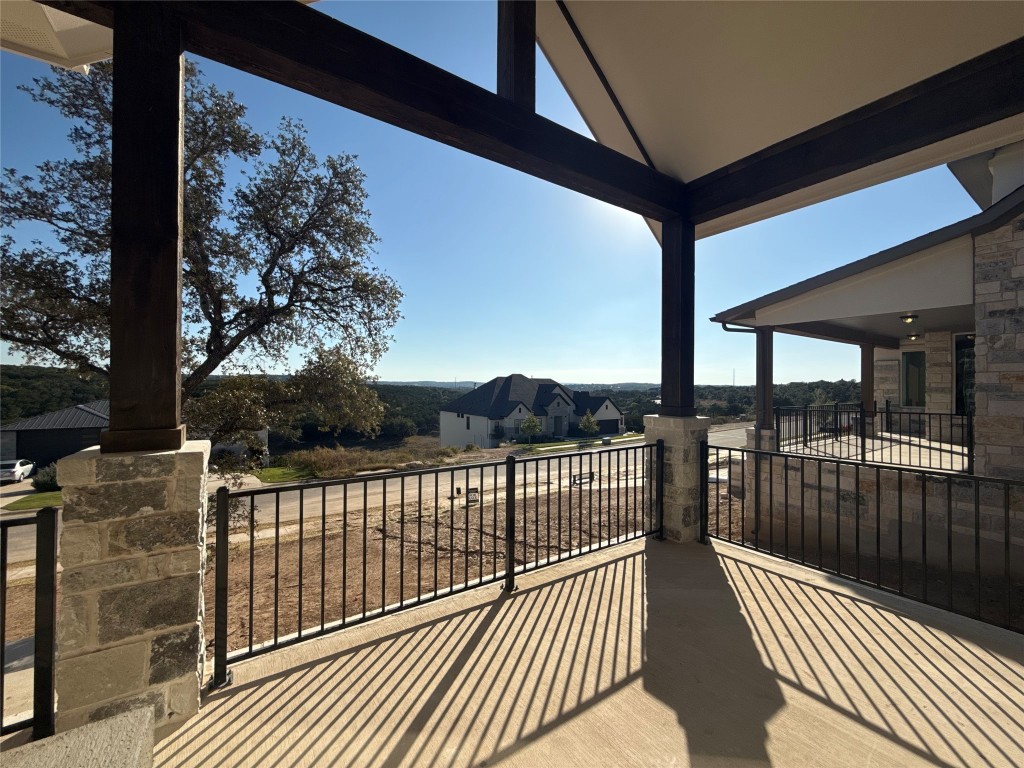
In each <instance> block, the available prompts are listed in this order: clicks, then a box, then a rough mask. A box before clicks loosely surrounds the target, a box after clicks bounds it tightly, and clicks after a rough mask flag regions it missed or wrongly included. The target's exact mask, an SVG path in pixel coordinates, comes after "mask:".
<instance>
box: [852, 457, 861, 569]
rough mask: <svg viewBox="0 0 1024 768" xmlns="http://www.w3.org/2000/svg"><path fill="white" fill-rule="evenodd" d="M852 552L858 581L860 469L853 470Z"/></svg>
mask: <svg viewBox="0 0 1024 768" xmlns="http://www.w3.org/2000/svg"><path fill="white" fill-rule="evenodd" d="M853 525H854V530H853V551H854V557H855V558H856V559H857V562H856V563H855V564H854V577H855V578H856V579H857V581H860V467H859V466H855V467H854V468H853Z"/></svg>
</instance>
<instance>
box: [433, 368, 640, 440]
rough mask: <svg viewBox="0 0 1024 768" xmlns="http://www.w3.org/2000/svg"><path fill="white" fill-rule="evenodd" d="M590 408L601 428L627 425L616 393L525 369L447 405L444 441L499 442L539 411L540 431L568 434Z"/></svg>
mask: <svg viewBox="0 0 1024 768" xmlns="http://www.w3.org/2000/svg"><path fill="white" fill-rule="evenodd" d="M587 411H590V412H591V414H593V416H594V418H595V419H597V421H598V425H599V426H600V427H601V430H600V434H602V435H608V434H618V433H621V432H624V431H625V419H624V417H623V415H622V411H621V410H619V407H618V406H617V405H615V403H614V402H612V400H611V398H608V397H601V396H597V395H591V394H590V393H589V392H584V391H575V390H572V389H569V388H568V387H564V386H562V385H561V384H559V383H558V382H557V381H554V380H553V379H531V378H528V377H527V376H523V375H522V374H519V373H513V374H512V375H511V376H499V377H497V378H495V379H491V380H490V381H488V382H487V383H486V384H481V385H480V386H479V387H477V388H476V389H474V390H472V391H471V392H468V393H466V394H465V395H463V396H462V397H460V398H458V399H456V400H452V401H451V402H450V403H448V404H447V405H445V406H444V407H443V408H442V409H441V445H453V446H463V445H469V444H473V445H479V446H481V447H485V448H496V447H497V446H498V444H499V443H500V442H501V441H502V440H503V439H510V438H515V437H516V436H518V435H519V434H520V427H521V426H522V423H523V421H524V420H525V419H527V418H529V417H530V416H531V415H532V416H536V417H537V419H538V420H540V423H541V430H540V433H541V434H543V435H552V436H554V437H565V436H567V435H568V434H569V432H570V430H571V429H572V428H573V427H575V426H576V425H578V424H579V423H580V419H582V418H583V415H584V414H585V413H586V412H587Z"/></svg>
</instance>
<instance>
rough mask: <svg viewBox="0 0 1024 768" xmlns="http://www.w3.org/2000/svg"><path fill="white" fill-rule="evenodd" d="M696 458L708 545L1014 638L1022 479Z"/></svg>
mask: <svg viewBox="0 0 1024 768" xmlns="http://www.w3.org/2000/svg"><path fill="white" fill-rule="evenodd" d="M707 452H708V453H707V461H706V462H705V463H704V464H703V467H704V469H703V472H704V479H705V482H704V484H703V485H704V487H705V488H706V491H705V494H704V496H703V502H704V513H705V521H706V523H705V524H706V525H707V530H708V534H709V535H710V536H711V537H713V538H718V539H724V540H726V541H730V542H733V543H735V544H740V545H742V546H745V547H751V548H753V549H756V550H758V551H760V552H765V553H768V554H771V555H774V556H777V557H782V558H784V559H786V560H790V561H794V562H798V563H800V564H802V565H807V566H811V567H814V568H817V569H820V570H823V571H827V572H829V573H832V574H835V575H837V576H841V577H843V578H847V579H852V580H854V581H857V582H860V583H862V584H868V585H871V586H873V587H877V588H878V589H882V590H886V591H888V592H894V593H896V594H899V595H902V596H904V597H909V598H913V599H915V600H920V601H922V602H925V603H928V604H930V605H934V606H937V607H939V608H944V609H946V610H950V611H953V612H956V613H960V614H964V615H967V616H970V617H972V618H975V619H980V620H982V621H985V622H988V623H990V624H996V625H998V626H1002V627H1006V628H1008V629H1012V630H1015V631H1017V632H1024V482H1020V481H1013V480H1004V479H1000V478H992V477H978V476H974V475H965V474H960V473H955V472H935V471H927V470H920V469H905V468H899V467H885V466H881V465H877V464H876V465H864V464H861V463H859V462H852V461H846V460H843V459H823V458H818V457H809V456H802V455H791V454H779V453H774V452H770V451H758V450H751V449H739V448H719V447H716V446H709V447H708V448H707Z"/></svg>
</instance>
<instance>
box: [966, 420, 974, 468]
mask: <svg viewBox="0 0 1024 768" xmlns="http://www.w3.org/2000/svg"><path fill="white" fill-rule="evenodd" d="M965 442H966V443H967V474H968V475H973V474H974V413H973V412H972V411H967V440H966V441H965Z"/></svg>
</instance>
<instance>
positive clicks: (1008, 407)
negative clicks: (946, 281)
mask: <svg viewBox="0 0 1024 768" xmlns="http://www.w3.org/2000/svg"><path fill="white" fill-rule="evenodd" d="M974 312H975V315H974V317H975V333H976V337H975V342H974V370H975V394H974V407H975V417H974V456H975V459H974V471H975V473H976V474H979V475H989V476H993V477H1004V478H1011V479H1015V480H1024V216H1018V217H1017V218H1015V219H1014V220H1013V221H1011V222H1010V223H1008V224H1006V225H1005V226H1002V227H1000V228H998V229H996V230H993V231H992V232H988V233H986V234H983V235H978V236H977V237H976V238H975V239H974Z"/></svg>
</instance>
